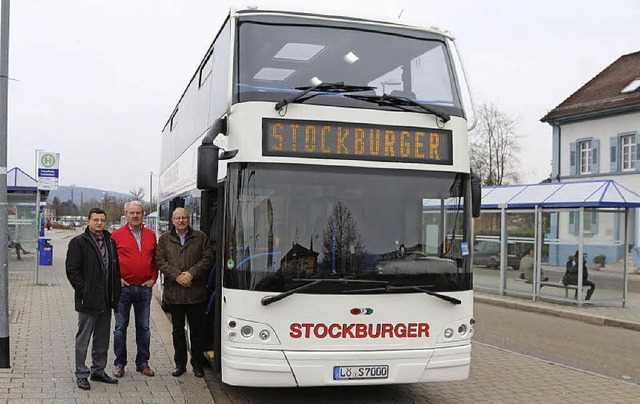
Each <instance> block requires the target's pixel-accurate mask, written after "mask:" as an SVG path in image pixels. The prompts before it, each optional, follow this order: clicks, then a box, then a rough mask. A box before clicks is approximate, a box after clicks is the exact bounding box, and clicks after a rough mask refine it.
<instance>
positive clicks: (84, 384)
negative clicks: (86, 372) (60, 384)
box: [78, 377, 91, 390]
mask: <svg viewBox="0 0 640 404" xmlns="http://www.w3.org/2000/svg"><path fill="white" fill-rule="evenodd" d="M78 387H79V388H80V389H82V390H91V385H90V384H89V380H87V378H86V377H83V378H82V379H78Z"/></svg>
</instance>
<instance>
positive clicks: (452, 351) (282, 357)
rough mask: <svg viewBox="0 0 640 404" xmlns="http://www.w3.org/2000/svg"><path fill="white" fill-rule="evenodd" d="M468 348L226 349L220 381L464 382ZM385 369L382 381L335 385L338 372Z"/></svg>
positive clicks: (367, 380)
mask: <svg viewBox="0 0 640 404" xmlns="http://www.w3.org/2000/svg"><path fill="white" fill-rule="evenodd" d="M470 363H471V345H470V344H466V345H462V346H456V347H447V348H438V349H423V350H398V351H355V352H354V351H352V352H340V351H314V352H308V351H275V350H261V349H242V348H232V347H224V351H223V355H222V381H223V382H224V383H227V384H230V385H238V386H252V387H296V386H299V387H308V386H340V385H371V384H402V383H422V382H438V381H452V380H464V379H466V378H467V377H468V376H469V366H470ZM377 366H387V367H388V372H387V373H386V375H385V377H384V378H363V379H344V380H336V377H337V374H336V368H343V369H346V368H350V369H354V368H357V367H372V368H373V367H377Z"/></svg>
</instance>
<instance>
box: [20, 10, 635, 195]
mask: <svg viewBox="0 0 640 404" xmlns="http://www.w3.org/2000/svg"><path fill="white" fill-rule="evenodd" d="M299 3H302V2H300V1H291V0H282V1H275V0H272V1H269V0H263V1H253V2H249V3H246V2H245V3H242V2H234V4H253V5H257V6H259V7H260V6H271V7H287V6H292V5H294V6H295V7H297V8H300V7H303V8H306V9H307V10H310V11H312V10H316V11H318V10H334V11H335V10H338V11H343V12H345V13H347V14H349V15H359V16H364V17H366V16H373V17H375V16H392V17H393V18H396V19H398V21H400V22H404V23H412V24H417V25H422V26H437V27H440V28H442V29H446V30H448V31H450V32H451V33H453V35H454V36H455V37H456V38H457V40H458V43H459V46H460V49H461V52H462V57H463V60H464V62H465V67H466V70H467V74H468V78H469V80H470V83H471V89H472V92H473V95H474V97H475V99H476V103H477V104H479V103H481V102H493V103H495V104H496V105H497V107H498V108H499V109H500V110H501V111H502V112H503V113H505V114H507V115H509V116H511V117H513V118H514V119H516V120H517V122H518V125H517V134H518V140H519V142H520V145H521V149H522V150H521V154H520V158H519V162H518V166H519V171H520V174H521V178H522V182H523V183H534V182H539V181H541V180H543V179H545V178H547V177H548V176H549V174H550V172H551V127H550V126H549V125H548V124H546V123H541V122H540V118H541V117H542V116H544V115H545V114H546V112H548V111H549V110H551V109H553V108H554V107H555V106H557V105H558V104H559V103H561V102H562V101H563V100H564V99H566V98H567V97H568V96H569V95H571V94H572V93H573V92H575V91H576V90H578V89H579V88H580V87H581V86H582V85H584V84H585V83H586V82H587V81H588V80H590V79H591V78H593V77H594V76H595V75H596V74H598V73H599V72H600V71H602V70H603V69H604V68H606V67H607V66H608V65H609V64H611V63H613V62H614V61H615V60H616V59H617V58H619V57H620V56H622V55H625V54H628V53H633V52H637V51H640V40H639V39H640V24H638V21H640V6H638V5H637V1H636V0H609V1H607V2H602V1H591V0H583V1H577V0H518V1H511V0H446V1H445V0H439V1H434V0H396V1H389V0H385V1H379V0H363V1H359V0H350V1H348V2H347V1H344V0H339V1H336V0H321V1H319V2H317V3H310V2H304V3H306V4H305V5H303V6H300V4H299ZM231 4H232V2H231V1H225V0H56V1H51V0H14V1H12V2H11V19H10V29H11V31H10V47H9V51H10V56H9V77H10V81H9V128H8V168H12V167H14V166H18V167H20V168H22V169H23V170H25V171H26V172H28V173H33V172H34V165H35V150H37V149H40V150H46V151H50V152H58V153H60V183H61V184H62V185H77V186H86V187H95V188H101V189H105V190H112V191H118V192H124V193H128V192H129V191H130V190H132V189H134V188H138V187H143V188H145V190H146V192H147V195H148V193H149V185H150V178H153V187H154V189H153V191H154V194H155V193H157V179H158V170H159V165H160V157H159V152H160V135H161V131H162V127H163V126H164V124H165V122H166V121H167V119H168V118H169V114H170V113H171V112H172V111H173V108H174V107H175V105H176V103H177V101H178V99H179V97H180V95H181V94H182V92H183V91H184V89H185V87H186V85H187V84H188V81H189V79H190V78H191V76H192V75H193V73H194V71H195V69H196V67H197V66H198V64H199V62H200V60H201V59H202V57H203V56H204V53H205V51H206V50H207V48H208V46H209V45H210V43H211V42H212V40H213V38H214V36H215V34H216V33H217V31H218V29H219V28H220V25H221V24H222V22H223V21H224V19H225V17H226V15H227V13H228V10H229V6H230V5H231Z"/></svg>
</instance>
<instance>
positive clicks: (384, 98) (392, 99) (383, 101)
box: [345, 94, 451, 123]
mask: <svg viewBox="0 0 640 404" xmlns="http://www.w3.org/2000/svg"><path fill="white" fill-rule="evenodd" d="M345 97H349V98H355V99H356V100H361V101H366V102H373V103H376V104H378V105H380V106H390V107H399V108H400V109H402V110H404V111H410V110H408V109H405V108H401V107H403V106H409V105H410V106H413V107H418V108H420V109H421V110H423V111H424V112H427V113H429V114H432V115H435V116H437V117H438V118H440V119H442V122H444V123H447V122H449V121H450V120H451V116H449V114H447V113H445V112H442V111H438V110H437V109H435V108H432V107H428V106H426V105H424V104H421V103H419V102H417V101H414V100H412V99H411V98H407V97H398V96H395V95H389V94H383V95H358V94H346V95H345Z"/></svg>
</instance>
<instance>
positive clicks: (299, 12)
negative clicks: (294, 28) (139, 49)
mask: <svg viewBox="0 0 640 404" xmlns="http://www.w3.org/2000/svg"><path fill="white" fill-rule="evenodd" d="M303 10H304V8H303V7H299V8H297V7H290V8H288V9H286V10H284V9H268V8H258V7H256V6H246V7H233V6H232V7H231V8H230V9H229V14H227V17H226V18H225V20H224V22H223V23H222V25H221V26H220V29H219V30H218V32H217V33H216V36H215V37H214V38H213V41H212V42H211V45H209V47H208V48H207V51H206V52H205V53H204V56H203V57H202V59H201V60H200V63H199V64H198V66H197V67H196V69H195V71H194V73H193V75H192V76H191V79H190V80H189V82H188V83H187V86H186V87H185V88H184V91H183V92H182V94H181V95H180V98H179V99H178V102H177V103H176V104H175V106H174V107H173V110H172V111H171V113H170V114H169V118H168V119H167V121H166V122H165V124H164V125H163V127H162V131H163V132H164V130H165V129H166V127H167V125H169V124H170V123H171V118H172V117H173V115H174V114H175V113H176V112H177V111H178V106H179V105H180V102H181V101H182V98H183V97H184V95H185V94H186V92H187V90H188V89H189V86H190V85H191V83H192V82H193V80H194V79H195V78H196V77H197V76H198V71H199V70H200V68H201V67H202V65H203V63H205V60H206V59H207V56H208V55H209V53H210V52H211V51H212V49H213V44H214V43H215V41H216V39H217V38H218V36H219V35H220V32H222V29H223V27H224V25H225V24H226V23H227V20H229V18H231V17H233V18H237V17H238V16H240V15H283V16H296V17H303V18H304V17H306V18H310V19H311V18H313V19H327V20H334V21H352V22H357V23H365V24H372V25H378V26H386V27H397V28H405V29H412V30H418V31H426V32H431V33H434V34H439V35H443V36H445V37H447V38H450V39H452V40H453V39H454V38H453V36H452V35H451V33H450V32H448V31H443V30H441V29H439V28H437V27H433V26H432V27H421V26H418V25H408V24H403V23H400V22H398V21H397V19H396V20H393V19H391V18H388V17H387V16H380V15H376V16H375V17H374V16H371V17H370V18H363V17H358V16H352V15H349V14H353V12H349V11H335V12H332V11H323V12H318V11H317V10H316V12H309V11H303ZM359 14H363V13H362V12H359Z"/></svg>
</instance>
